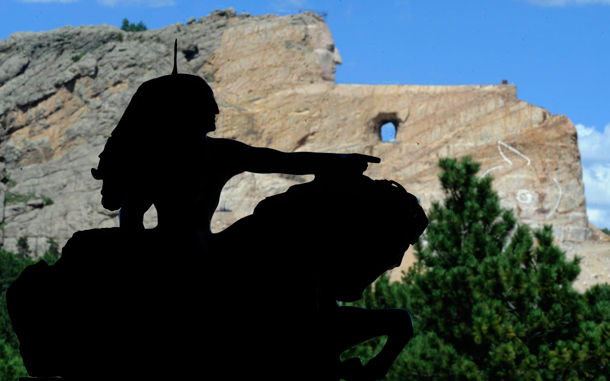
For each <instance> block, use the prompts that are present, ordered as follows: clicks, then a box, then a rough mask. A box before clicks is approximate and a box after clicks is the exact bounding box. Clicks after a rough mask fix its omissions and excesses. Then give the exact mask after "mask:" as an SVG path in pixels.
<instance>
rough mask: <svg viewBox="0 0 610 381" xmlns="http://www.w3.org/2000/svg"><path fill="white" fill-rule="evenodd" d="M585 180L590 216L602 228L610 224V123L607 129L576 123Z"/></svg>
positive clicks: (588, 214) (609, 226)
mask: <svg viewBox="0 0 610 381" xmlns="http://www.w3.org/2000/svg"><path fill="white" fill-rule="evenodd" d="M576 132H577V134H578V149H579V150H580V155H581V162H582V171H583V172H582V177H583V181H584V183H585V197H586V199H587V216H589V219H590V220H591V222H592V223H593V224H594V225H595V226H597V227H599V228H604V227H607V228H610V151H608V148H607V147H610V124H608V125H606V127H605V128H604V131H603V132H599V131H597V130H596V129H595V128H594V127H586V126H584V125H582V124H577V125H576Z"/></svg>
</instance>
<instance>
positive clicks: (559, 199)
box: [546, 177, 563, 218]
mask: <svg viewBox="0 0 610 381" xmlns="http://www.w3.org/2000/svg"><path fill="white" fill-rule="evenodd" d="M553 181H555V184H556V185H557V188H559V197H558V198H557V202H556V203H555V206H554V207H553V210H551V212H550V213H549V214H547V215H546V218H549V217H551V216H552V215H553V213H555V211H556V210H557V207H558V206H559V201H561V196H562V195H563V191H562V190H561V186H560V185H559V182H558V181H557V179H556V178H554V177H553Z"/></svg>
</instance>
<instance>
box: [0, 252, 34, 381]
mask: <svg viewBox="0 0 610 381" xmlns="http://www.w3.org/2000/svg"><path fill="white" fill-rule="evenodd" d="M33 263H34V262H33V261H32V260H31V259H30V258H29V257H27V256H25V257H23V258H21V257H20V256H17V255H15V254H13V253H11V252H9V251H6V250H4V249H3V248H1V247H0V380H3V381H5V380H6V381H17V380H18V379H19V377H26V376H27V372H26V370H25V366H24V365H23V360H22V359H21V355H20V354H19V340H18V339H17V335H16V334H15V332H14V331H13V326H12V324H11V320H10V318H9V316H8V310H7V308H6V290H7V289H8V287H9V286H10V285H11V283H13V282H14V281H15V280H16V279H17V277H18V276H19V274H21V272H22V271H23V269H25V268H26V266H28V265H31V264H33Z"/></svg>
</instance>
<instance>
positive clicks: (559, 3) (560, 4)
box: [527, 0, 610, 7]
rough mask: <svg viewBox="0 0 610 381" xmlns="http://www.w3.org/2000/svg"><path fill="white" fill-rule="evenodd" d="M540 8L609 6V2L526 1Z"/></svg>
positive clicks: (606, 0) (588, 0)
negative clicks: (588, 5)
mask: <svg viewBox="0 0 610 381" xmlns="http://www.w3.org/2000/svg"><path fill="white" fill-rule="evenodd" d="M527 1H528V2H529V3H532V4H536V5H540V6H541V7H565V6H566V5H586V4H610V0H527Z"/></svg>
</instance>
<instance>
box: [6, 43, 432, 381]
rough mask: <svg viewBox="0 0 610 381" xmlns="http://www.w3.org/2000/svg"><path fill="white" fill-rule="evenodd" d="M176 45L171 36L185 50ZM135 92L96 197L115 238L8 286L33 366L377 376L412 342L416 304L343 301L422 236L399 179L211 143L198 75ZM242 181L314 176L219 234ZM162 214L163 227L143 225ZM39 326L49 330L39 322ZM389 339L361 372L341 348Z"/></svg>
mask: <svg viewBox="0 0 610 381" xmlns="http://www.w3.org/2000/svg"><path fill="white" fill-rule="evenodd" d="M176 44H177V42H176ZM176 51H177V49H176V45H174V70H173V72H172V74H171V75H168V76H163V77H160V78H156V79H153V80H150V81H147V82H145V83H143V84H142V85H141V86H140V87H139V88H138V90H137V92H136V93H135V95H134V96H133V98H132V100H131V101H130V103H129V105H128V107H127V109H126V110H125V113H124V114H123V116H122V118H121V120H120V121H119V124H118V125H117V127H116V128H115V129H114V131H113V132H112V135H111V137H109V138H108V141H107V143H106V146H105V147H104V150H103V152H102V153H101V154H100V162H99V165H98V168H96V169H92V171H91V172H92V175H93V177H94V178H95V179H97V180H103V186H102V191H101V193H102V205H103V206H104V207H105V208H106V209H108V210H120V212H119V220H120V228H109V229H92V230H87V231H79V232H76V233H75V234H74V236H73V237H72V238H71V239H70V240H69V241H68V243H67V244H66V245H65V246H64V248H63V250H62V256H61V258H60V259H59V260H58V262H57V263H56V264H55V265H53V266H48V265H47V263H46V262H44V261H39V262H38V263H36V264H34V265H32V266H29V267H28V268H26V269H25V270H24V271H23V273H22V274H21V275H20V277H19V278H18V279H17V280H16V281H15V282H14V283H13V284H12V285H11V287H10V288H9V290H8V291H7V303H8V308H9V314H10V317H11V320H12V322H13V327H14V330H15V332H16V334H17V335H18V337H19V340H20V343H21V346H20V351H21V355H22V357H23V360H24V363H25V366H26V368H27V370H28V373H29V374H30V375H31V376H34V377H50V376H62V377H64V378H72V379H76V378H78V379H98V378H99V379H112V380H118V379H146V378H152V377H154V378H159V379H162V378H163V377H165V378H167V379H176V380H179V379H187V378H188V379H193V378H205V377H209V376H210V375H212V374H221V375H222V376H221V377H227V376H228V377H231V378H235V379H243V378H245V377H247V378H252V377H253V376H254V377H261V376H262V377H265V378H266V379H274V380H275V379H277V380H279V379H282V380H285V379H291V380H312V379H315V380H338V379H340V378H342V379H346V380H349V381H351V380H357V381H358V380H376V379H380V378H383V377H384V376H385V374H386V373H387V371H388V370H389V369H390V366H391V364H392V362H393V361H394V360H395V358H396V357H397V356H398V354H399V353H400V351H401V350H402V349H403V348H404V346H405V345H406V344H407V343H408V341H409V340H410V339H411V337H412V336H413V327H412V323H411V319H410V315H409V313H408V311H406V310H404V309H384V310H368V309H362V308H353V307H339V305H338V303H337V301H338V300H339V301H355V300H358V299H359V298H360V297H361V295H362V292H363V290H364V289H365V288H366V287H367V286H368V285H370V284H371V283H372V282H373V281H374V280H375V279H377V277H378V276H379V275H381V274H382V273H383V272H385V271H387V270H389V269H391V268H394V267H396V266H398V265H400V263H401V261H402V258H403V256H404V253H405V251H406V250H407V248H408V247H409V245H410V244H413V243H414V242H416V241H417V239H418V237H419V236H420V235H421V234H422V233H423V231H424V229H425V228H426V226H427V223H428V221H427V218H426V215H425V213H424V211H423V209H422V208H421V207H420V206H419V204H418V202H417V199H416V198H415V197H414V196H413V195H411V194H409V193H408V192H407V191H406V190H405V189H404V188H403V187H402V186H401V185H399V184H397V183H395V182H393V181H387V180H371V179H370V178H368V177H366V176H364V175H363V174H362V173H363V172H364V171H365V170H366V169H367V166H368V163H379V162H380V159H379V158H376V157H372V156H367V155H361V154H330V153H310V152H296V153H285V152H280V151H276V150H273V149H269V148H256V147H251V146H249V145H246V144H243V143H241V142H238V141H235V140H230V139H217V138H211V137H208V136H207V134H208V133H209V132H211V131H214V130H215V117H216V115H217V114H218V113H219V109H218V105H217V104H216V101H215V99H214V94H213V92H212V89H211V88H210V87H209V86H208V84H207V83H206V82H205V81H204V80H203V79H202V78H200V77H197V76H193V75H186V74H178V72H177V66H176ZM244 171H249V172H254V173H286V174H294V175H303V174H314V175H315V180H314V181H312V182H310V183H306V184H302V185H297V186H293V187H291V188H290V189H289V190H288V191H286V192H285V193H282V194H279V195H276V196H273V197H269V198H267V199H265V200H263V201H261V202H260V203H259V204H258V206H257V207H256V209H255V211H254V213H253V214H252V215H250V216H247V217H245V218H243V219H241V220H239V221H237V222H236V223H234V224H233V225H232V226H230V227H229V228H227V229H226V230H224V231H222V232H220V233H217V234H212V233H211V230H210V221H211V218H212V215H213V213H214V211H215V210H216V207H217V206H218V202H219V197H220V193H221V190H222V188H223V186H224V185H225V184H226V183H227V181H228V180H229V179H231V178H232V177H233V176H235V175H237V174H240V173H242V172H244ZM153 204H154V205H155V207H156V209H157V213H158V225H157V227H155V228H153V229H144V226H143V223H142V220H143V216H144V213H145V212H146V211H147V210H148V209H149V208H150V206H151V205H153ZM41 320H43V321H45V324H44V325H42V324H39V321H41ZM381 335H387V336H388V341H387V344H386V345H385V347H384V348H383V350H382V351H381V352H380V353H379V354H378V355H377V356H376V357H375V358H373V359H372V360H370V361H369V362H368V363H367V364H366V365H363V364H362V362H361V361H360V360H359V359H350V360H347V361H344V362H341V361H340V359H339V356H340V354H341V353H342V352H343V351H345V350H346V349H348V348H350V347H352V346H354V345H356V344H358V343H360V342H363V341H365V340H368V339H370V338H373V337H376V336H381Z"/></svg>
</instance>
